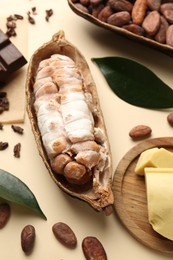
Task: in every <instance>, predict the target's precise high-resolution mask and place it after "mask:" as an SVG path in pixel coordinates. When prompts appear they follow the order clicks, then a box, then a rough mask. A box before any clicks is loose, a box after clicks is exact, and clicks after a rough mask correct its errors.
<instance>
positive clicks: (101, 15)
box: [98, 6, 113, 22]
mask: <svg viewBox="0 0 173 260" xmlns="http://www.w3.org/2000/svg"><path fill="white" fill-rule="evenodd" d="M112 14H113V11H112V9H111V8H110V6H105V7H104V8H103V9H102V10H101V11H100V13H99V14H98V19H99V20H100V21H102V22H107V19H108V17H109V16H111V15H112Z"/></svg>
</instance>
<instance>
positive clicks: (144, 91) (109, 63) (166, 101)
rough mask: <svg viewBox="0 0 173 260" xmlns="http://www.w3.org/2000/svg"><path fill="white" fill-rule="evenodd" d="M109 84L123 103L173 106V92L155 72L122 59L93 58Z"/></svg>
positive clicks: (152, 106) (146, 106)
mask: <svg viewBox="0 0 173 260" xmlns="http://www.w3.org/2000/svg"><path fill="white" fill-rule="evenodd" d="M92 61H94V62H95V63H96V64H97V65H98V67H99V68H100V70H101V72H102V73H103V75H104V77H105V79H106V81H107V83H108V85H109V86H110V88H111V89H112V90H113V92H114V93H115V94H116V95H117V96H118V97H119V98H121V99H122V100H124V101H126V102H128V103H130V104H132V105H135V106H139V107H144V108H154V109H163V108H171V107H173V90H172V89H171V88H170V87H169V86H167V85H166V84H165V83H164V82H163V81H162V80H161V79H159V78H158V77H157V76H156V75H155V74H154V73H153V72H152V71H151V70H149V69H148V68H146V67H145V66H143V65H142V64H139V63H137V62H135V61H133V60H130V59H126V58H122V57H104V58H92Z"/></svg>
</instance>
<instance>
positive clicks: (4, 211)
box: [0, 203, 11, 229]
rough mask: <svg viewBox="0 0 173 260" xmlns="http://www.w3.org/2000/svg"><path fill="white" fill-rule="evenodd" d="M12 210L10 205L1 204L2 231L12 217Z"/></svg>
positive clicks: (0, 220)
mask: <svg viewBox="0 0 173 260" xmlns="http://www.w3.org/2000/svg"><path fill="white" fill-rule="evenodd" d="M10 213H11V209H10V205H9V204H8V203H1V204H0V229H1V228H3V227H5V225H6V224H7V222H8V220H9V217H10Z"/></svg>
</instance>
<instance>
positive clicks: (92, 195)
mask: <svg viewBox="0 0 173 260" xmlns="http://www.w3.org/2000/svg"><path fill="white" fill-rule="evenodd" d="M52 54H62V55H66V56H68V57H70V58H71V59H72V60H73V61H74V62H75V64H76V65H77V66H78V68H80V71H81V74H82V76H83V78H84V81H85V84H84V85H85V89H84V91H85V92H87V91H89V92H90V93H91V94H92V100H93V105H94V106H95V107H94V108H95V109H94V111H96V112H95V114H94V117H95V122H96V124H97V127H99V128H101V129H102V131H103V133H104V136H105V140H104V147H107V148H106V149H107V156H108V157H107V162H108V165H107V167H106V170H105V172H104V174H103V176H102V177H101V178H100V181H99V185H98V183H97V185H95V182H94V178H95V176H93V178H92V179H91V181H89V182H88V183H87V184H83V185H73V184H70V183H68V181H67V180H66V179H65V178H64V177H63V176H62V175H61V174H55V173H54V171H53V170H52V168H51V164H50V161H49V158H48V156H47V154H46V151H45V149H44V146H43V143H42V137H41V134H40V131H39V127H38V125H37V115H36V112H35V109H34V93H33V84H34V82H35V76H36V73H37V68H38V66H39V63H40V61H42V60H44V59H46V58H48V57H50V56H51V55H52ZM26 104H27V105H26V108H27V112H28V116H29V119H30V122H31V127H32V131H33V134H34V137H35V140H36V144H37V147H38V151H39V154H40V156H41V158H42V159H43V161H44V163H45V166H46V167H47V169H48V172H49V173H50V176H51V177H52V179H53V180H54V182H55V183H56V184H57V186H58V187H59V188H60V189H62V190H63V191H64V192H66V193H67V194H69V195H70V196H73V197H74V198H77V199H80V200H82V201H84V202H86V203H88V204H89V205H90V206H91V207H93V208H94V209H95V210H97V211H102V210H104V212H105V214H106V215H109V214H111V213H112V204H113V201H114V198H113V193H112V161H111V151H110V145H109V141H108V137H107V132H106V127H105V123H104V119H103V114H102V111H101V108H100V103H99V99H98V94H97V90H96V86H95V83H94V81H93V78H92V76H91V73H90V70H89V67H88V64H87V62H86V60H85V58H84V56H83V55H82V54H81V53H80V51H79V50H78V49H77V48H76V47H75V46H74V45H73V44H71V43H70V42H69V41H67V40H66V39H65V35H64V32H63V31H59V32H58V33H56V34H55V35H53V36H52V39H51V40H50V41H49V42H47V43H45V44H43V45H42V46H41V47H40V48H38V49H37V50H36V51H35V52H34V53H33V55H32V57H31V59H30V62H29V65H28V71H27V79H26ZM90 105H91V104H90ZM100 191H101V192H100Z"/></svg>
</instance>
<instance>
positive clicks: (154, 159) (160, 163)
mask: <svg viewBox="0 0 173 260" xmlns="http://www.w3.org/2000/svg"><path fill="white" fill-rule="evenodd" d="M145 167H162V168H163V167H166V168H171V167H172V168H173V153H172V152H170V151H168V150H166V149H164V148H160V149H159V148H151V149H148V150H146V151H144V152H143V153H141V155H140V157H139V160H138V162H137V164H136V167H135V173H136V174H139V175H144V168H145Z"/></svg>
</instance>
